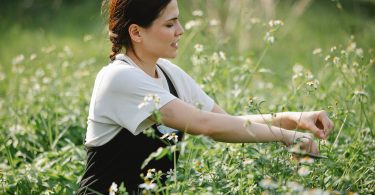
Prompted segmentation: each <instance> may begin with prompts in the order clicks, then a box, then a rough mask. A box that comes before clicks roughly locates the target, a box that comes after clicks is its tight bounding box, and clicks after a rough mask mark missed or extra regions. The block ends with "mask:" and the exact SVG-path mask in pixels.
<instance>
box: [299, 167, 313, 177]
mask: <svg viewBox="0 0 375 195" xmlns="http://www.w3.org/2000/svg"><path fill="white" fill-rule="evenodd" d="M308 174H310V169H309V167H306V166H302V167H301V168H300V169H298V175H300V176H306V175H308Z"/></svg>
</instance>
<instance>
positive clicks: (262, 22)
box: [0, 0, 375, 194]
mask: <svg viewBox="0 0 375 195" xmlns="http://www.w3.org/2000/svg"><path fill="white" fill-rule="evenodd" d="M262 2H263V3H262ZM179 6H180V20H181V22H182V24H183V26H184V28H185V34H184V35H183V38H182V39H181V42H180V48H179V56H178V57H177V58H176V59H173V62H175V63H176V64H178V65H179V66H180V67H181V68H183V69H184V70H185V71H186V72H188V73H189V74H190V75H191V76H192V77H193V78H194V79H195V80H196V81H197V82H198V83H199V84H200V85H201V86H202V88H203V89H204V90H205V92H206V93H207V94H209V95H210V96H211V97H212V98H214V99H215V101H216V102H217V103H218V104H219V105H221V106H222V107H223V108H225V110H226V111H227V112H228V113H230V114H233V115H243V114H251V113H253V114H262V113H277V112H283V111H309V110H326V111H327V112H328V113H329V116H330V117H331V118H332V120H333V122H334V124H335V128H334V131H333V132H332V134H331V135H330V137H329V138H328V139H327V140H324V141H320V140H317V142H318V144H319V148H320V152H321V155H323V156H326V157H327V158H323V159H312V158H309V157H304V158H294V157H293V156H292V155H291V153H290V152H288V148H286V147H284V146H282V145H281V144H279V143H267V144H262V143H246V144H228V143H220V142H215V141H213V140H211V139H209V138H207V137H203V136H189V135H187V136H186V137H185V139H184V140H183V141H182V142H179V143H177V145H176V146H173V145H171V146H168V147H166V148H164V149H163V150H161V151H158V152H157V153H155V154H154V155H153V157H157V156H160V155H172V156H173V154H174V151H176V150H179V151H180V152H181V155H180V158H179V160H178V163H176V169H175V170H172V171H170V172H168V173H158V171H157V170H155V171H153V170H150V175H151V176H150V177H151V179H152V180H151V181H152V182H151V181H148V182H145V185H143V187H144V192H145V193H146V194H152V193H155V192H158V193H159V194H261V193H263V194H374V193H375V168H374V167H375V166H374V165H375V158H374V156H375V139H374V134H375V132H374V124H375V120H374V118H375V104H374V98H373V97H374V95H375V87H374V86H375V80H374V76H375V67H374V64H375V55H374V54H375V36H374V35H375V15H374V13H375V2H374V1H371V0H367V1H366V0H361V1H359V0H358V1H354V0H353V1H349V0H347V1H337V0H334V1H323V0H321V1H318V0H316V1H310V0H299V1H292V0H285V1H277V0H274V1H272V0H271V1H252V0H238V1H225V0H217V1H214V0H206V1H179ZM0 10H1V11H0V12H1V13H0V43H1V44H0V176H1V177H0V182H1V184H0V186H1V187H0V194H73V193H74V192H75V191H76V189H77V187H78V182H79V180H80V177H81V176H82V174H83V171H84V166H85V160H86V153H85V150H84V145H83V138H84V135H85V131H86V121H87V115H88V109H89V108H88V106H89V101H90V97H91V93H92V87H93V84H94V80H95V76H96V74H97V72H98V71H99V70H100V69H101V68H102V67H103V66H105V65H106V64H108V62H109V59H108V55H109V53H110V44H109V41H108V39H107V30H106V24H105V22H106V21H105V15H102V14H101V2H100V1H98V2H97V1H79V2H76V1H72V0H53V1H43V0H40V1H37V2H34V1H30V0H17V1H13V2H7V3H4V5H2V7H1V8H0ZM160 174H167V175H168V177H169V178H170V179H169V182H168V185H167V186H166V187H163V188H160V187H158V186H157V185H156V186H155V185H152V184H157V178H158V177H159V176H160ZM111 190H112V192H116V193H120V194H124V193H125V192H124V189H123V188H122V187H121V186H120V184H118V186H115V185H114V186H112V188H111Z"/></svg>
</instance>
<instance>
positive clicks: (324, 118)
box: [318, 110, 333, 138]
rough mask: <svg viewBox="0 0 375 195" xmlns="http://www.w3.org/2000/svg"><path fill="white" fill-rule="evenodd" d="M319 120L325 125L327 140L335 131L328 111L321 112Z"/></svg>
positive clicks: (324, 130)
mask: <svg viewBox="0 0 375 195" xmlns="http://www.w3.org/2000/svg"><path fill="white" fill-rule="evenodd" d="M318 120H319V121H320V123H321V124H322V125H323V129H322V130H323V132H324V137H325V138H326V137H327V136H328V135H329V133H330V132H331V131H332V129H333V123H332V121H331V120H330V119H329V117H328V115H327V112H326V111H324V110H323V111H321V112H320V113H319V115H318Z"/></svg>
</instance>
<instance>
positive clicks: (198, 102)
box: [184, 72, 215, 111]
mask: <svg viewBox="0 0 375 195" xmlns="http://www.w3.org/2000/svg"><path fill="white" fill-rule="evenodd" d="M184 74H185V79H186V80H187V85H188V86H189V88H190V98H191V101H192V103H193V104H194V105H195V106H197V107H199V108H200V109H201V110H204V111H211V110H212V109H213V107H214V104H215V101H214V100H213V99H212V98H211V97H210V96H208V95H207V94H206V92H204V91H203V89H202V88H201V87H200V86H199V85H198V84H197V83H196V81H195V80H194V79H193V78H192V77H190V76H189V75H188V74H187V73H185V72H184Z"/></svg>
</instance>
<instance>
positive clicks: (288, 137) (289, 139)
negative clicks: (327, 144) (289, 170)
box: [280, 130, 311, 146]
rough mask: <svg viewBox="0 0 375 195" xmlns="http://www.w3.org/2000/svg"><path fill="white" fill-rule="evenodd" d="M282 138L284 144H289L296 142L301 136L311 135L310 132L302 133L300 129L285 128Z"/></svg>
mask: <svg viewBox="0 0 375 195" xmlns="http://www.w3.org/2000/svg"><path fill="white" fill-rule="evenodd" d="M282 133H283V136H282V139H281V140H280V141H281V142H282V143H283V144H284V145H286V146H289V145H292V144H294V143H295V141H296V140H297V139H299V138H304V137H310V136H311V135H310V134H309V133H302V132H298V131H290V130H284V131H283V132H282Z"/></svg>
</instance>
